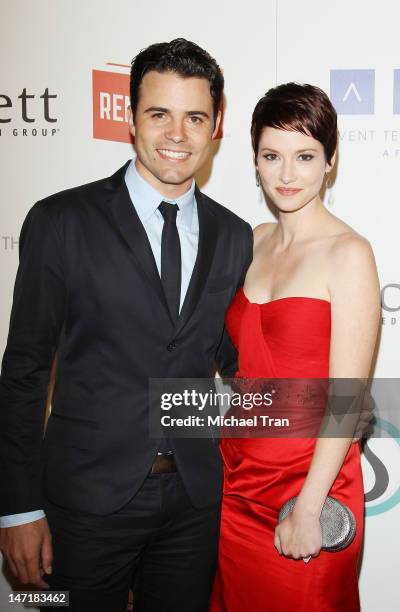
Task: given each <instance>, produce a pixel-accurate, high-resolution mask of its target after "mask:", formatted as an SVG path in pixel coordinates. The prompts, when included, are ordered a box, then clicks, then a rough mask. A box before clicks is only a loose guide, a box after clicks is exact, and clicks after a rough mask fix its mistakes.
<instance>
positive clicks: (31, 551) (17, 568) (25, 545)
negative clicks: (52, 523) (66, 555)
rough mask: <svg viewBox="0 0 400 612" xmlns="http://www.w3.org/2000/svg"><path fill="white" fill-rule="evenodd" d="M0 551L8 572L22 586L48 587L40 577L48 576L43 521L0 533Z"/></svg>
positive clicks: (46, 534) (48, 555)
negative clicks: (8, 567) (7, 565)
mask: <svg viewBox="0 0 400 612" xmlns="http://www.w3.org/2000/svg"><path fill="white" fill-rule="evenodd" d="M0 550H1V552H2V553H3V557H4V559H5V560H6V561H7V563H8V564H9V566H10V568H11V571H12V572H13V574H15V576H16V577H17V578H18V579H19V580H20V582H22V584H33V585H35V586H38V587H40V588H42V589H46V588H48V587H49V585H48V584H47V583H46V582H44V580H42V578H43V574H44V573H46V574H51V564H52V562H53V551H52V546H51V534H50V529H49V525H48V523H47V519H46V518H42V519H39V520H37V521H33V522H32V523H27V524H25V525H18V526H16V527H4V528H3V529H0Z"/></svg>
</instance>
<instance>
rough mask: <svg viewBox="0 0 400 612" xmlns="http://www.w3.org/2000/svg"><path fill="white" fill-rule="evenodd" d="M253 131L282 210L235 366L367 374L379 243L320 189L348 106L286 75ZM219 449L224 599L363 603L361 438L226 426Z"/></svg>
mask: <svg viewBox="0 0 400 612" xmlns="http://www.w3.org/2000/svg"><path fill="white" fill-rule="evenodd" d="M251 135H252V145H253V150H254V160H255V166H256V171H257V177H258V180H259V181H260V182H261V185H262V187H263V190H264V192H265V193H266V195H267V197H268V199H269V200H270V201H272V203H273V204H274V205H275V206H276V209H277V212H278V222H277V223H265V224H263V225H260V226H258V227H257V228H256V229H255V231H254V259H253V262H252V264H251V266H250V268H249V270H248V273H247V276H246V279H245V283H244V286H243V287H242V288H241V289H240V290H239V291H238V293H237V294H236V296H235V298H234V300H233V302H232V304H231V306H230V308H229V310H228V313H227V319H226V325H227V329H228V332H229V334H230V336H231V338H232V340H233V342H234V343H235V345H236V347H237V349H238V353H239V371H238V373H237V376H239V377H244V378H246V377H248V378H255V377H261V378H262V377H266V378H268V377H277V378H328V377H331V378H355V379H362V378H366V377H367V376H368V375H369V371H370V368H371V362H372V356H373V351H374V347H375V342H376V337H377V330H378V321H379V310H380V309H379V304H380V301H379V284H378V278H377V272H376V266H375V262H374V257H373V253H372V250H371V247H370V245H369V243H368V242H367V241H366V240H365V239H364V238H362V237H361V236H360V235H359V234H357V233H356V232H355V231H354V230H353V229H352V228H350V227H349V226H348V225H346V224H345V223H344V222H343V221H341V220H340V219H338V218H337V217H335V216H334V215H332V214H331V213H330V212H328V211H327V210H326V209H325V208H324V206H323V203H322V200H321V197H320V191H321V188H322V185H323V182H324V179H325V178H326V175H327V174H329V172H331V170H332V168H333V166H334V163H335V157H336V146H337V119H336V112H335V110H334V108H333V106H332V104H331V102H330V101H329V98H328V97H327V96H326V94H325V93H324V92H323V91H322V90H320V89H319V88H317V87H313V86H311V85H299V84H295V83H289V84H285V85H280V86H279V87H276V88H274V89H271V90H270V91H268V92H267V94H266V95H265V96H264V97H263V98H262V99H261V100H260V101H259V102H258V104H257V106H256V108H255V110H254V113H253V119H252V126H251ZM349 205H351V202H349ZM221 450H222V454H223V459H224V469H225V485H224V499H223V507H222V523H221V539H220V549H219V564H218V571H217V577H216V582H215V588H214V593H213V598H212V605H211V609H212V611H213V612H218V611H222V610H223V611H225V612H265V611H268V612H274V611H284V610H296V612H300V611H307V612H311V611H318V612H322V611H323V612H326V611H328V610H335V611H336V610H340V611H346V612H347V611H348V612H350V611H351V612H355V611H356V610H359V605H360V604H359V595H358V586H357V578H358V577H357V563H358V560H359V553H360V548H361V542H362V535H363V502H364V497H363V482H362V473H361V466H360V446H359V443H357V442H354V441H353V440H352V438H350V437H348V438H343V437H341V438H339V437H337V438H320V439H316V438H315V437H314V438H288V437H287V438H284V437H281V438H264V439H259V438H241V439H234V438H225V439H223V440H222V443H221ZM328 494H329V495H331V496H333V497H335V498H336V499H338V500H340V501H341V502H343V503H345V504H346V505H347V506H348V507H350V508H351V510H352V511H353V513H354V515H355V518H356V521H357V531H356V536H355V538H354V540H353V542H352V543H351V544H350V545H349V546H348V547H347V548H345V549H344V550H341V551H338V552H335V553H333V552H327V551H323V550H321V529H320V524H319V516H320V512H321V509H322V506H323V504H324V501H325V499H326V496H327V495H328ZM294 495H296V496H298V498H297V502H296V505H295V508H294V510H293V512H292V513H291V514H289V516H288V517H287V518H286V519H285V520H284V521H283V522H282V523H281V524H280V525H279V526H277V518H278V512H279V509H280V508H281V506H282V505H283V504H284V503H285V502H286V501H287V500H288V499H289V498H290V497H292V496H294ZM308 557H310V561H309V563H305V562H304V563H303V560H304V561H308Z"/></svg>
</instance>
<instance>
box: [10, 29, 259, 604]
mask: <svg viewBox="0 0 400 612" xmlns="http://www.w3.org/2000/svg"><path fill="white" fill-rule="evenodd" d="M222 92H223V77H222V74H221V71H220V69H219V67H218V65H217V64H216V62H215V60H214V59H212V58H211V57H210V56H209V54H208V53H206V52H205V51H204V50H202V49H201V48H200V47H198V46H197V45H195V44H194V43H191V42H188V41H186V40H184V39H177V40H174V41H171V42H170V43H160V44H155V45H152V46H150V47H149V48H147V49H145V50H144V51H142V52H141V53H139V55H138V56H137V57H136V58H135V60H134V61H133V63H132V71H131V113H130V130H131V133H132V135H133V136H134V138H135V147H136V152H137V158H136V161H135V162H128V163H127V164H125V165H124V166H123V168H121V169H120V170H118V171H117V172H116V173H115V174H114V175H113V176H112V177H110V178H107V179H104V180H100V181H97V182H95V183H90V184H88V185H84V186H81V187H77V188H75V189H71V190H68V191H64V192H62V193H59V194H56V195H54V196H51V197H49V198H47V199H45V200H42V201H40V202H38V203H37V204H36V205H35V206H34V207H33V208H32V209H31V210H30V212H29V213H28V216H27V218H26V220H25V222H24V225H23V228H22V231H21V237H20V266H19V270H18V274H17V279H16V285H15V292H14V303H13V309H12V314H11V322H10V332H9V337H8V343H7V348H6V351H5V355H4V359H3V369H2V378H1V387H0V399H1V410H0V415H1V416H0V418H1V423H0V424H1V432H2V433H1V441H0V442H1V451H0V452H1V464H0V469H1V473H0V483H1V484H0V487H1V508H0V515H2V516H3V518H2V526H3V529H2V530H1V548H2V551H3V555H4V556H5V558H6V560H7V561H8V563H9V564H10V566H11V569H12V570H13V572H14V573H15V574H16V575H17V576H18V577H19V578H20V580H21V581H22V582H23V583H28V582H29V583H33V584H36V585H37V586H40V587H45V586H46V585H47V584H49V585H50V588H51V589H52V590H68V591H70V609H71V610H73V611H78V610H79V611H83V610H85V612H88V611H90V610H96V611H103V610H104V612H120V611H121V612H122V611H123V610H125V607H126V601H127V594H128V590H129V588H130V586H131V585H132V584H134V585H135V610H139V611H141V610H146V611H148V610H154V611H155V610H157V612H161V611H169V610H171V611H172V610H173V611H174V612H180V611H182V612H183V611H184V612H191V611H193V612H194V611H203V610H206V609H207V603H208V598H209V593H210V589H211V586H212V579H213V573H214V567H215V562H216V550H217V544H218V525H219V512H220V497H221V473H222V471H221V460H220V454H219V449H218V445H217V444H216V442H215V441H214V440H212V439H194V440H188V439H175V440H172V439H167V438H165V439H163V438H162V439H161V440H160V439H153V438H151V437H150V435H149V430H148V422H149V415H148V410H149V407H148V391H149V378H151V377H154V378H168V377H171V378H185V377H191V378H195V377H208V376H210V375H212V372H213V367H214V361H215V360H216V361H217V363H218V365H219V367H220V369H221V371H222V372H223V373H226V374H233V373H234V371H235V367H236V364H235V359H236V353H235V351H234V349H233V347H232V345H231V344H230V342H229V339H228V338H227V336H226V335H225V334H224V332H223V327H224V315H225V311H226V309H227V307H228V305H229V303H230V301H231V299H232V297H233V295H234V293H235V291H236V289H237V287H238V286H239V285H240V284H242V283H243V280H244V275H245V272H246V269H247V267H248V265H249V263H250V260H251V256H252V238H251V229H250V226H249V225H248V224H246V223H245V222H244V221H242V220H241V219H239V218H238V217H237V216H236V215H234V214H233V213H231V212H229V211H228V210H227V209H225V208H223V207H222V206H220V205H219V204H217V203H215V202H213V201H212V200H211V199H210V198H208V197H207V196H205V195H204V194H202V193H201V192H200V191H199V189H198V188H197V186H196V185H195V183H194V180H193V177H194V175H195V173H196V172H197V171H198V170H199V169H200V168H201V167H202V166H203V164H204V163H205V162H206V160H207V159H208V157H209V155H210V147H211V142H212V139H213V138H215V136H216V134H217V132H218V128H219V125H220V121H221V111H220V104H221V97H222ZM56 352H57V377H56V385H55V390H54V397H53V404H52V413H51V416H50V418H49V422H48V426H47V431H46V436H45V440H44V443H43V444H42V429H43V416H44V408H45V404H46V392H47V384H48V377H49V369H50V367H51V363H52V360H53V357H54V355H55V353H56ZM43 510H44V512H43ZM50 534H51V535H50Z"/></svg>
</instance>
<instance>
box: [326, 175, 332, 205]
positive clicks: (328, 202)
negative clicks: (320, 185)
mask: <svg viewBox="0 0 400 612" xmlns="http://www.w3.org/2000/svg"><path fill="white" fill-rule="evenodd" d="M325 188H326V191H327V192H328V201H327V204H328V206H329V207H331V206H333V204H334V197H333V189H332V181H331V179H330V178H329V174H327V175H326V183H325Z"/></svg>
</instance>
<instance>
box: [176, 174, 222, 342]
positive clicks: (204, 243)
mask: <svg viewBox="0 0 400 612" xmlns="http://www.w3.org/2000/svg"><path fill="white" fill-rule="evenodd" d="M195 197H196V203H197V213H198V216H199V245H198V249H197V257H196V263H195V266H194V269H193V273H192V276H191V279H190V283H189V287H188V290H187V293H186V296H185V300H184V302H183V305H182V309H181V312H180V315H179V319H178V321H177V324H176V328H175V332H174V333H175V335H177V334H178V333H179V332H180V331H182V329H183V327H184V326H185V325H186V323H187V322H188V321H189V319H190V317H191V316H192V314H193V311H194V309H195V308H196V305H197V304H198V302H199V300H200V298H201V295H202V293H203V289H204V286H205V283H206V281H207V278H208V275H209V272H210V269H211V264H212V261H213V258H214V253H215V247H216V243H217V234H218V230H217V220H216V217H215V214H214V211H213V210H212V207H211V206H210V205H209V204H208V202H207V201H206V199H205V198H204V196H203V194H202V193H201V192H200V190H199V188H198V187H197V185H196V190H195Z"/></svg>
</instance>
